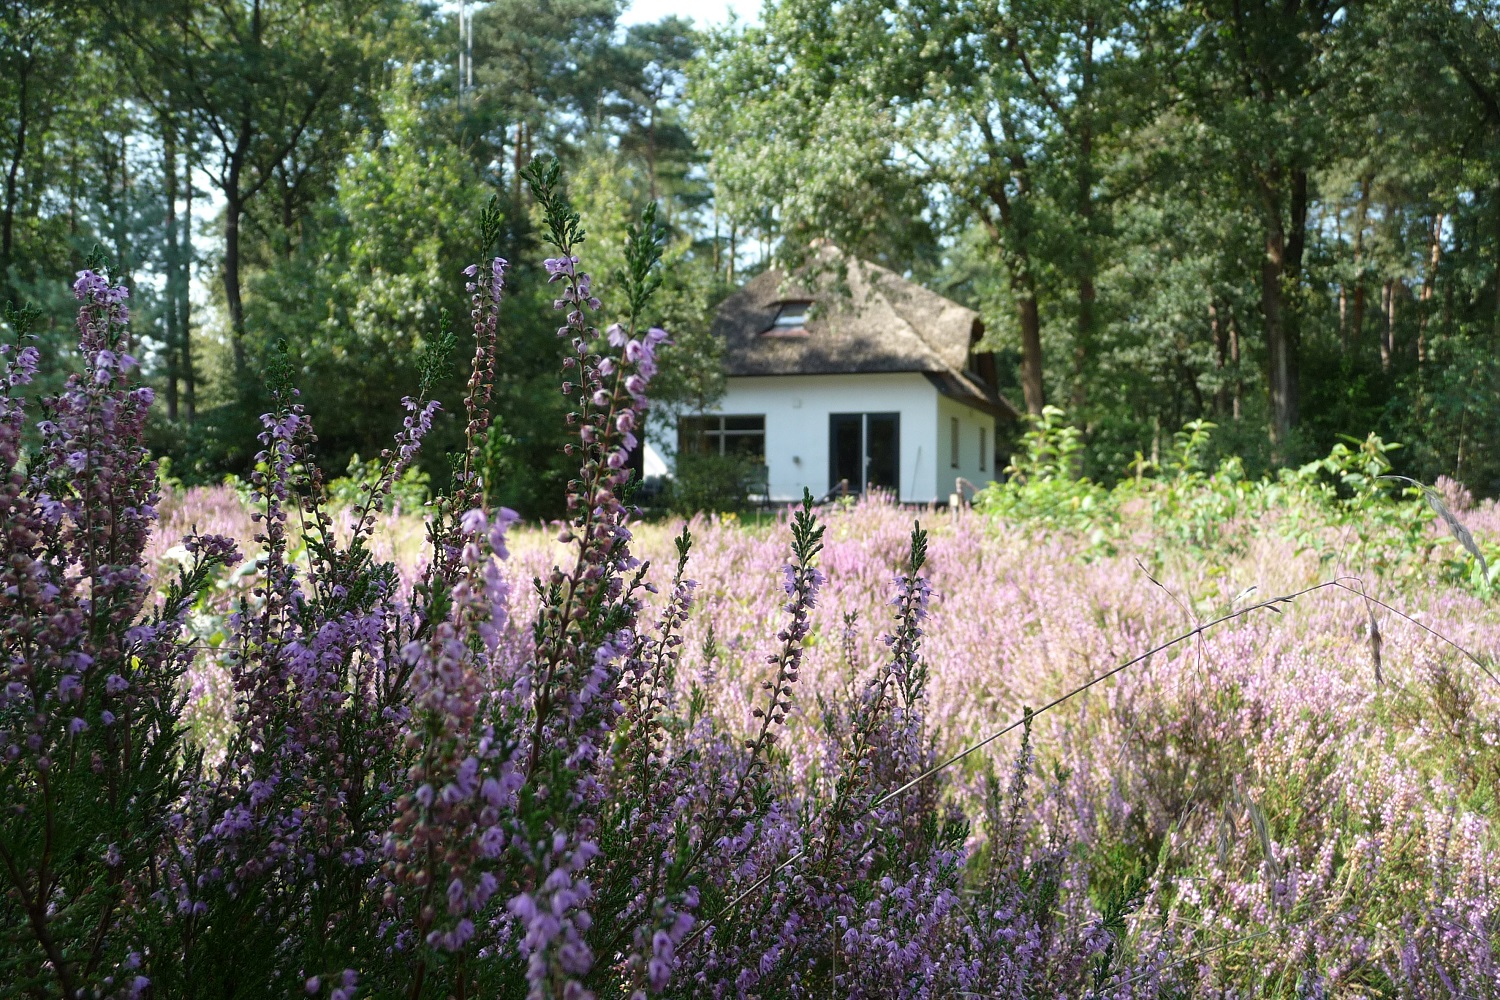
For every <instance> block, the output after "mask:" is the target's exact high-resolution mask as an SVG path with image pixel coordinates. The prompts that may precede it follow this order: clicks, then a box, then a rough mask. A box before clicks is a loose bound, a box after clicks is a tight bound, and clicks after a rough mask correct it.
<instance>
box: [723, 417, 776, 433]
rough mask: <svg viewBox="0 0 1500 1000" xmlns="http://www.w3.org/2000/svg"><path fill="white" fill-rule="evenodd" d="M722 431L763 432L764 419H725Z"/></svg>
mask: <svg viewBox="0 0 1500 1000" xmlns="http://www.w3.org/2000/svg"><path fill="white" fill-rule="evenodd" d="M724 429H725V430H727V431H761V432H762V433H764V432H765V429H766V418H765V417H725V418H724Z"/></svg>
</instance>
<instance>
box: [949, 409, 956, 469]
mask: <svg viewBox="0 0 1500 1000" xmlns="http://www.w3.org/2000/svg"><path fill="white" fill-rule="evenodd" d="M948 464H949V465H951V466H953V468H955V469H956V468H958V418H957V417H949V418H948Z"/></svg>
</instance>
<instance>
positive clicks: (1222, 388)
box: [1208, 296, 1229, 417]
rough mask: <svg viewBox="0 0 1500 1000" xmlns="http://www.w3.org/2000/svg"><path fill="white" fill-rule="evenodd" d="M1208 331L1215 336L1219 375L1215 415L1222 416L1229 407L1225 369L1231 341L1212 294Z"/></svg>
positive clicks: (1215, 355) (1214, 342)
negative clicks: (1220, 320) (1226, 333)
mask: <svg viewBox="0 0 1500 1000" xmlns="http://www.w3.org/2000/svg"><path fill="white" fill-rule="evenodd" d="M1208 331H1209V333H1210V335H1212V337H1213V344H1214V371H1215V372H1216V373H1217V374H1218V377H1219V387H1218V388H1217V389H1215V390H1214V416H1217V417H1222V416H1223V415H1224V411H1225V410H1227V409H1229V382H1228V380H1227V378H1226V373H1225V371H1224V368H1225V365H1226V364H1227V363H1228V360H1229V341H1228V338H1227V337H1225V335H1224V332H1225V331H1224V324H1222V323H1220V322H1219V304H1218V303H1217V302H1215V301H1214V300H1213V297H1212V296H1210V297H1209V300H1208Z"/></svg>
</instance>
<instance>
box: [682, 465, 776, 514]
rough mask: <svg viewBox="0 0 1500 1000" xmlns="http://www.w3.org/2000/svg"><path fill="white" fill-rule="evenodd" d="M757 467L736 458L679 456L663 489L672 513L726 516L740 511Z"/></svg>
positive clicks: (746, 500) (745, 500) (747, 497)
mask: <svg viewBox="0 0 1500 1000" xmlns="http://www.w3.org/2000/svg"><path fill="white" fill-rule="evenodd" d="M756 469H757V463H755V462H753V461H752V460H750V459H747V458H744V457H742V456H739V455H713V454H695V453H692V452H682V453H680V454H678V456H677V468H676V470H675V472H676V474H675V475H674V476H673V477H672V479H671V482H670V485H669V486H668V489H667V497H666V499H667V506H668V508H669V509H671V510H672V511H673V512H674V513H678V514H689V515H691V514H696V513H698V512H699V511H707V512H713V513H727V512H731V511H739V510H743V509H744V508H745V506H746V504H747V503H748V502H749V500H750V481H751V478H752V476H754V474H755V472H756Z"/></svg>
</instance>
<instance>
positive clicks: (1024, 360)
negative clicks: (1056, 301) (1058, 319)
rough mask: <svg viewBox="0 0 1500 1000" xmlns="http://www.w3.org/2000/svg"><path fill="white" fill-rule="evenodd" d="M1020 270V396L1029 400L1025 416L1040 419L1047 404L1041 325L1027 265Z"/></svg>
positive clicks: (1033, 287)
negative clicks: (1029, 415) (1043, 381)
mask: <svg viewBox="0 0 1500 1000" xmlns="http://www.w3.org/2000/svg"><path fill="white" fill-rule="evenodd" d="M1019 270H1020V274H1019V276H1018V277H1019V281H1018V285H1019V287H1018V288H1017V291H1018V292H1019V295H1020V298H1019V299H1018V300H1017V303H1016V318H1017V319H1018V320H1019V321H1020V324H1021V392H1022V394H1023V395H1024V396H1025V397H1026V412H1027V413H1029V414H1031V415H1032V416H1034V417H1039V416H1041V415H1042V407H1043V406H1045V405H1046V404H1047V399H1046V396H1045V390H1044V388H1043V385H1042V322H1041V316H1040V315H1039V314H1038V312H1037V307H1036V283H1035V282H1034V281H1033V280H1032V277H1031V272H1030V270H1029V269H1027V268H1026V267H1025V266H1024V265H1023V266H1022V267H1021V268H1020V269H1019Z"/></svg>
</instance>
